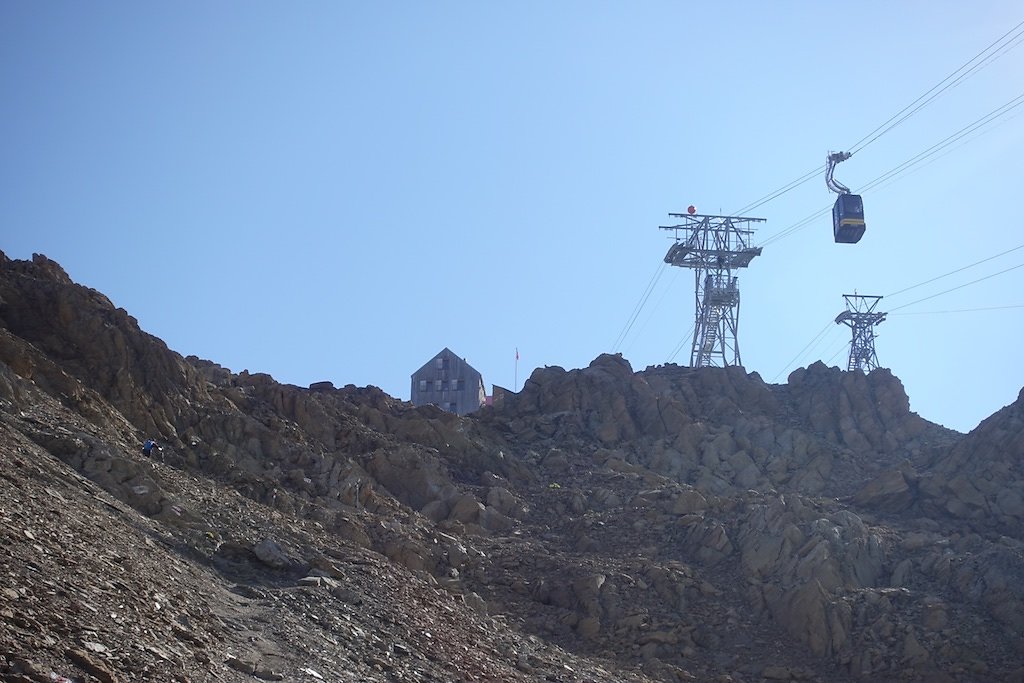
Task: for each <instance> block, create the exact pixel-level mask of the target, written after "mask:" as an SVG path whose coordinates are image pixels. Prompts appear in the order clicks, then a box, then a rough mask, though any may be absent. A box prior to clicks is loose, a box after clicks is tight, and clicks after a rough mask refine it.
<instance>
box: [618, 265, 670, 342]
mask: <svg viewBox="0 0 1024 683" xmlns="http://www.w3.org/2000/svg"><path fill="white" fill-rule="evenodd" d="M667 265H668V264H666V263H664V262H662V263H660V264H658V267H657V269H656V270H655V271H654V274H653V275H651V280H650V282H648V283H647V289H645V290H644V293H643V294H641V295H640V300H639V301H637V303H636V306H634V307H633V312H632V313H631V314H630V316H629V320H627V321H626V324H625V325H624V326H623V328H622V331H621V332H619V336H618V337H616V338H615V342H614V343H613V344H612V351H616V350H618V348H619V344H622V343H623V342H625V341H626V335H628V334H629V331H630V330H631V329H632V328H633V325H634V323H636V319H637V318H638V317H640V311H642V310H643V308H644V304H646V303H647V300H648V299H649V298H650V297H651V292H653V291H654V288H655V286H657V284H658V280H660V279H661V275H662V273H664V272H665V268H666V267H667Z"/></svg>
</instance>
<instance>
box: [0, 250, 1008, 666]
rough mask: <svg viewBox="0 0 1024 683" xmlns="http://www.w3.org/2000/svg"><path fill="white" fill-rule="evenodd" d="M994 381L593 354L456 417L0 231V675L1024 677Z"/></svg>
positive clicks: (1004, 451)
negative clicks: (208, 321) (107, 288)
mask: <svg viewBox="0 0 1024 683" xmlns="http://www.w3.org/2000/svg"><path fill="white" fill-rule="evenodd" d="M1022 405H1024V404H1022V400H1021V399H1018V401H1017V402H1015V403H1014V404H1012V405H1011V406H1008V407H1007V408H1005V409H1004V410H1002V411H1000V412H999V413H997V414H996V415H994V416H992V417H991V418H990V419H989V420H986V421H985V422H984V423H982V425H979V427H978V429H976V430H975V431H974V432H972V433H971V434H970V435H967V436H962V435H958V434H956V433H954V432H950V431H949V430H945V429H943V428H941V427H939V426H937V425H933V424H931V423H928V422H927V421H925V420H923V419H922V418H920V417H919V416H917V415H915V414H913V413H912V412H910V409H909V401H908V399H907V396H906V394H905V392H904V390H903V387H902V385H901V384H900V382H899V380H898V379H896V378H895V377H894V376H893V375H892V374H891V373H889V372H888V371H875V372H872V373H870V374H869V375H863V374H861V373H846V372H840V371H838V370H837V369H835V368H826V367H825V366H824V365H822V364H815V365H812V366H811V367H809V368H806V369H801V370H798V371H796V372H794V373H793V374H792V375H791V376H790V378H789V381H788V383H787V384H785V385H769V384H766V383H765V382H764V381H762V379H761V378H760V377H759V376H758V375H757V374H756V373H749V374H748V373H746V372H745V371H744V370H743V369H742V368H736V367H732V368H703V369H691V368H681V367H677V366H673V365H666V366H660V367H654V368H647V369H646V370H643V371H640V372H635V371H634V370H633V369H632V367H631V366H630V365H629V363H628V362H627V361H626V360H625V359H623V358H622V357H621V356H615V355H607V354H606V355H601V356H599V357H598V358H596V359H595V360H594V361H593V363H591V364H590V365H589V367H587V368H582V369H578V370H564V369H562V368H557V367H549V368H542V369H538V370H536V371H534V373H533V374H532V375H531V377H530V379H529V381H528V382H527V383H526V385H525V386H524V388H523V390H522V391H521V392H519V393H518V394H507V395H506V396H505V398H504V400H503V401H502V402H501V404H500V405H496V406H494V407H489V408H484V409H482V410H481V411H479V412H478V413H476V414H474V415H471V416H465V417H459V416H456V415H452V414H449V413H446V412H444V411H441V410H439V409H437V408H434V407H430V406H427V407H421V408H415V407H413V406H411V405H409V404H408V403H405V402H403V401H399V400H396V399H394V398H392V397H390V396H388V395H386V394H385V393H384V392H382V391H380V390H379V389H376V388H373V387H366V388H357V387H353V386H345V387H341V388H335V387H334V385H333V384H332V383H330V382H326V381H324V382H317V383H315V384H314V385H312V386H310V387H309V388H302V387H295V386H289V385H283V384H280V383H278V382H276V381H275V380H274V379H273V377H271V376H270V375H268V374H265V373H250V372H247V371H243V372H241V373H235V372H232V371H231V370H229V369H227V368H223V367H221V366H219V365H217V364H216V363H214V362H212V361H207V360H202V359H199V358H197V357H195V356H188V357H182V356H180V355H178V354H177V353H175V352H173V351H171V350H170V349H168V348H167V347H166V345H164V344H163V342H161V341H160V340H158V339H156V338H155V337H152V336H150V335H148V334H146V333H145V332H144V331H142V330H141V329H139V327H138V323H137V322H136V321H135V320H134V319H133V318H131V316H130V315H128V313H127V312H125V311H121V310H119V309H117V308H115V307H114V306H113V304H111V302H110V301H109V300H108V299H107V298H106V297H104V296H103V295H102V294H99V293H98V292H95V291H94V290H90V289H88V288H85V287H81V286H79V285H76V284H75V283H73V282H72V281H71V280H70V278H68V276H67V274H66V273H65V272H64V271H63V269H61V268H60V266H59V265H58V264H56V263H54V262H53V261H51V260H49V259H46V258H45V257H43V256H38V255H37V256H35V257H34V258H33V259H32V261H12V260H10V259H8V258H6V256H3V255H2V254H0V435H2V439H0V501H8V502H5V503H0V521H2V522H3V524H2V525H0V534H2V538H0V540H2V543H0V546H2V547H4V548H8V549H10V552H7V553H2V554H0V573H3V574H4V575H5V576H9V577H12V578H11V580H10V581H9V586H5V587H4V588H3V589H0V679H3V680H11V681H19V682H20V681H25V680H29V681H32V680H50V679H51V678H52V677H51V676H50V673H51V672H53V675H54V676H60V675H69V676H71V677H72V678H74V679H75V680H77V678H75V677H76V676H77V677H81V676H82V674H88V675H89V676H92V677H93V678H96V679H99V680H125V681H127V680H161V681H163V680H175V677H177V680H210V679H212V678H213V677H216V678H218V679H219V680H225V681H232V680H251V679H252V677H253V676H255V677H257V678H259V679H261V680H300V679H301V680H306V679H309V680H312V679H316V678H317V676H323V677H333V679H335V680H441V679H448V678H451V679H453V680H454V679H459V680H466V681H470V680H538V679H546V680H562V681H583V680H590V681H631V680H632V681H650V680H658V681H691V680H718V681H732V682H733V683H754V682H760V681H764V680H769V681H776V680H779V681H781V680H829V681H843V680H850V681H853V680H860V681H877V680H885V681H904V680H905V681H914V680H920V681H924V680H927V681H963V682H965V683H966V682H967V681H971V682H974V681H1014V680H1017V681H1024V668H1022V666H1021V656H1022V655H1024V650H1022V649H1021V647H1022V646H1021V643H1022V642H1024V622H1022V620H1021V616H1020V615H1021V614H1024V609H1022V608H1024V604H1022V603H1024V594H1022V592H1021V586H1022V585H1024V580H1022V579H1024V539H1022V538H1021V535H1020V529H1021V528H1022V525H1021V522H1022V521H1024V520H1021V514H1022V510H1021V495H1022V485H1024V478H1022V476H1021V475H1022V472H1021V469H1020V467H1021V466H1020V463H1021V454H1022V450H1021V444H1022V442H1021V435H1022V433H1024V428H1022V424H1024V416H1022V414H1024V408H1022ZM150 436H152V437H155V438H157V439H158V440H159V441H160V442H161V443H162V444H163V445H164V450H163V451H160V452H159V456H160V457H154V458H146V457H144V456H143V455H142V453H141V452H140V449H139V446H140V444H141V441H142V440H143V439H144V438H146V437H150ZM41 520H42V521H41ZM141 624H148V625H149V626H147V627H146V628H142V627H141V626H140V625H141ZM314 642H315V643H318V646H317V647H316V648H311V647H309V644H310V643H314ZM324 643H326V644H327V645H322V644H324ZM125 644H127V645H125ZM310 671H312V672H314V673H315V674H316V675H314V674H313V673H309V672H310Z"/></svg>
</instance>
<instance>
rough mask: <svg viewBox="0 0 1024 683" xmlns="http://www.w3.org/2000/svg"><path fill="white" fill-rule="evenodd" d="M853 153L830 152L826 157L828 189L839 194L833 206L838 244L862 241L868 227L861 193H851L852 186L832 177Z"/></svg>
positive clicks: (833, 229) (834, 229) (833, 222)
mask: <svg viewBox="0 0 1024 683" xmlns="http://www.w3.org/2000/svg"><path fill="white" fill-rule="evenodd" d="M851 155H852V152H830V153H829V155H828V156H827V157H825V161H826V162H827V166H826V169H825V184H826V185H827V186H828V189H830V190H832V191H833V192H836V193H838V194H839V196H838V197H836V203H835V205H834V206H833V207H832V237H833V238H834V239H835V241H836V243H837V244H856V243H857V242H860V238H861V237H863V236H864V230H865V229H866V227H867V226H865V224H864V201H863V200H862V199H861V197H860V195H859V194H851V192H850V188H848V187H846V185H843V184H842V183H840V182H839V181H837V180H836V179H835V178H833V177H832V172H833V171H834V170H835V167H836V164H838V163H839V162H840V161H846V160H847V159H849V158H850V156H851Z"/></svg>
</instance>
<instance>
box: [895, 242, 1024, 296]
mask: <svg viewBox="0 0 1024 683" xmlns="http://www.w3.org/2000/svg"><path fill="white" fill-rule="evenodd" d="M1018 249H1024V244H1018V245H1017V246H1015V247H1013V248H1012V249H1007V250H1006V251H1001V252H999V253H998V254H995V255H994V256H989V257H987V258H983V259H981V260H980V261H975V262H974V263H970V264H968V265H966V266H963V267H961V268H957V269H956V270H951V271H949V272H948V273H943V274H942V275H936V276H935V277H933V278H931V279H930V280H925V281H924V282H918V283H917V284H916V285H910V286H909V287H904V288H903V289H899V290H897V291H895V292H892V293H891V294H886V295H885V296H886V297H894V296H896V295H897V294H902V293H903V292H909V291H910V290H912V289H917V288H918V287H922V286H924V285H927V284H930V283H932V282H935V281H936V280H941V279H942V278H944V277H949V276H950V275H955V274H956V273H959V272H960V271H962V270H967V269H968V268H973V267H974V266H978V265H981V264H982V263H985V262H987V261H991V260H992V259H997V258H999V257H1000V256H1006V255H1007V254H1010V253H1013V252H1015V251H1017V250H1018Z"/></svg>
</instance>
